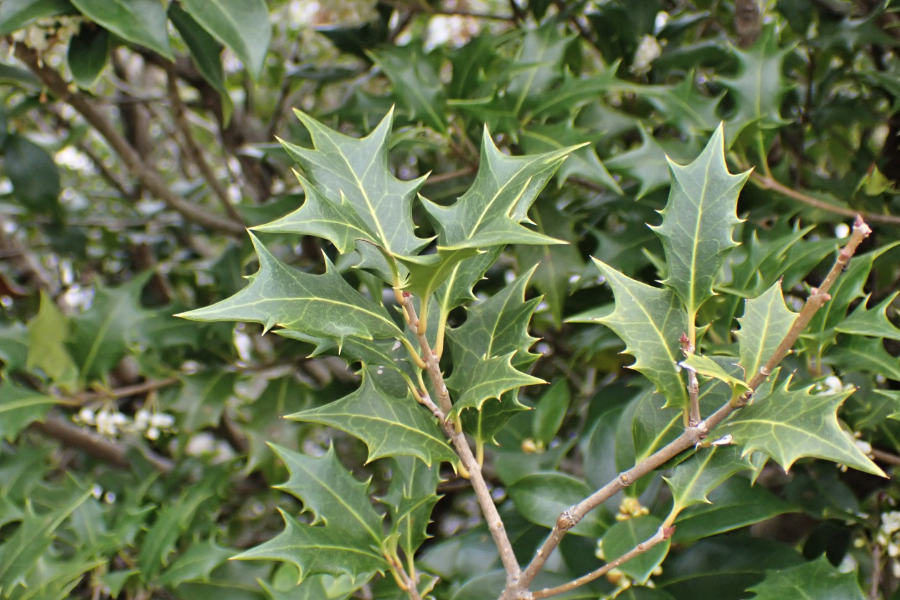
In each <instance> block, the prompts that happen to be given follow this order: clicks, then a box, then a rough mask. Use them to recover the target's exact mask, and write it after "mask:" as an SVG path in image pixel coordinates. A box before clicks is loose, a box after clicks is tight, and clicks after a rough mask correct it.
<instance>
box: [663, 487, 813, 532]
mask: <svg viewBox="0 0 900 600" xmlns="http://www.w3.org/2000/svg"><path fill="white" fill-rule="evenodd" d="M708 499H709V504H700V505H695V506H692V507H691V508H688V509H686V510H685V511H683V512H682V513H681V514H680V515H679V517H678V520H677V521H675V535H674V536H673V537H672V541H673V542H675V543H676V544H682V543H687V542H693V541H695V540H699V539H701V538H704V537H709V536H713V535H716V534H719V533H724V532H726V531H731V530H733V529H737V528H739V527H746V526H748V525H753V524H754V523H759V522H760V521H765V520H766V519H771V518H772V517H775V516H778V515H781V514H784V513H788V512H795V511H797V510H799V509H798V508H796V507H795V506H794V505H792V504H790V503H788V502H785V501H784V500H782V499H781V498H779V497H778V496H776V495H775V494H773V493H772V492H770V491H769V490H767V489H766V488H765V487H763V486H761V485H752V484H751V483H750V480H749V479H747V478H746V477H732V478H730V479H728V480H726V481H725V482H724V483H722V485H720V486H719V487H717V488H716V489H715V490H713V491H712V492H711V493H710V494H709V496H708Z"/></svg>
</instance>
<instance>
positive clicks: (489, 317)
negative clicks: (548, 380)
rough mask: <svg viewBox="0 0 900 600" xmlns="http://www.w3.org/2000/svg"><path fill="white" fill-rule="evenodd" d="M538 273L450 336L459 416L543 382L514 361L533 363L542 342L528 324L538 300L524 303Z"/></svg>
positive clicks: (472, 311)
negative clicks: (535, 349)
mask: <svg viewBox="0 0 900 600" xmlns="http://www.w3.org/2000/svg"><path fill="white" fill-rule="evenodd" d="M533 274H534V269H532V270H531V271H529V272H528V273H525V274H524V275H522V276H520V277H519V278H517V279H516V280H515V281H513V282H512V283H511V284H509V285H508V286H506V287H505V288H503V290H501V291H500V292H499V293H497V294H496V295H494V296H493V297H491V298H490V299H488V300H486V301H484V302H481V303H478V304H475V305H474V306H472V307H470V308H469V309H468V311H467V316H466V322H465V323H463V324H462V325H461V326H460V327H457V328H456V329H452V330H450V331H448V332H447V339H448V342H449V345H450V352H451V354H452V356H453V374H452V375H451V376H450V377H449V378H448V379H447V382H446V383H447V387H448V388H449V389H450V390H452V391H453V392H454V393H455V397H456V402H455V404H454V407H453V410H454V413H458V412H459V411H461V410H463V409H465V408H474V409H476V410H480V409H481V406H482V404H484V402H485V401H486V400H488V399H492V398H494V399H498V400H499V399H500V397H501V396H502V395H503V394H504V393H506V392H508V391H510V390H514V389H517V388H519V387H522V386H526V385H533V384H535V383H544V381H543V380H542V379H538V378H537V377H533V376H531V375H527V374H526V373H524V372H522V371H519V370H518V369H516V368H515V367H514V366H513V359H514V358H516V359H517V360H528V359H529V358H530V357H532V356H533V355H531V354H530V353H529V352H528V349H529V348H530V347H531V345H532V344H533V343H534V342H535V341H537V340H536V338H533V337H531V336H530V335H529V334H528V322H529V320H530V319H531V315H532V313H533V312H534V309H535V308H536V307H537V304H538V302H539V301H540V299H539V298H533V299H531V300H528V301H526V300H525V289H526V287H527V285H528V281H529V279H530V278H531V276H532V275H533Z"/></svg>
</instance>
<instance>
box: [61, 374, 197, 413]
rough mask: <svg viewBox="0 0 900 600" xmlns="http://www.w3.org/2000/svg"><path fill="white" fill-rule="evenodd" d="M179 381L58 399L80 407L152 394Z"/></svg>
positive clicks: (147, 383) (146, 383) (158, 382)
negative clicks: (97, 402)
mask: <svg viewBox="0 0 900 600" xmlns="http://www.w3.org/2000/svg"><path fill="white" fill-rule="evenodd" d="M179 381H180V380H179V379H178V378H177V377H168V378H166V379H157V380H155V381H144V382H142V383H136V384H134V385H127V386H124V387H120V388H115V389H112V390H103V391H99V392H84V393H81V394H76V395H75V396H70V397H66V398H60V401H61V403H62V404H66V405H69V406H81V405H83V404H87V403H89V402H94V401H97V400H115V399H117V398H127V397H128V396H137V395H138V394H145V393H147V392H152V391H153V390H158V389H160V388H164V387H169V386H170V385H175V384H176V383H178V382H179Z"/></svg>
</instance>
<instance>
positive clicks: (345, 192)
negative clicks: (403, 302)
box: [282, 111, 428, 281]
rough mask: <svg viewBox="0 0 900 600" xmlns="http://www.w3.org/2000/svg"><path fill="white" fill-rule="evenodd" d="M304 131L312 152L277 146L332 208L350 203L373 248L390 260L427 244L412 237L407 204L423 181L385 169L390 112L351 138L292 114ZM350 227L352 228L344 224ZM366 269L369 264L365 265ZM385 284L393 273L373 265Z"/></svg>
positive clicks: (410, 211)
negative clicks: (401, 177)
mask: <svg viewBox="0 0 900 600" xmlns="http://www.w3.org/2000/svg"><path fill="white" fill-rule="evenodd" d="M295 112H296V114H297V117H298V118H299V119H300V121H301V122H302V123H303V124H304V125H305V126H306V128H307V129H308V130H309V133H310V135H311V136H312V140H313V144H314V146H315V147H314V148H303V147H301V146H295V145H294V144H290V143H288V142H284V141H282V146H284V149H285V150H287V153H288V154H289V155H290V156H291V158H293V159H294V160H296V161H297V162H298V163H299V164H300V166H301V167H302V170H303V174H304V175H305V176H306V178H307V179H308V180H309V181H310V182H312V184H313V185H314V186H315V187H316V188H317V189H318V190H319V191H320V192H321V193H322V194H323V195H324V196H325V197H326V198H328V199H329V200H330V201H331V203H332V205H339V204H343V203H344V202H347V203H349V205H350V207H352V209H353V210H354V211H355V212H356V215H357V216H358V218H359V220H361V221H362V222H363V223H364V224H365V225H366V229H367V230H368V231H370V232H371V233H372V234H373V235H374V237H375V244H376V245H377V246H379V247H380V248H382V249H383V250H384V251H385V252H387V253H388V254H390V255H394V254H400V255H404V256H413V255H415V254H417V253H418V251H419V250H420V249H421V248H422V247H423V246H425V244H427V243H428V240H423V239H420V238H418V237H416V235H415V232H414V229H415V227H414V224H413V220H412V200H413V198H415V196H416V193H417V192H418V191H419V188H421V187H422V184H423V183H424V181H425V178H424V177H420V178H419V179H415V180H413V181H400V180H399V179H397V178H396V177H394V176H393V175H392V174H391V171H390V169H389V168H388V147H389V143H390V133H391V125H392V123H393V111H391V112H389V113H388V114H387V116H385V117H384V119H382V121H381V123H379V124H378V127H376V128H375V130H374V131H373V132H372V133H370V134H369V135H367V136H366V137H364V138H361V139H356V138H352V137H349V136H346V135H343V134H341V133H338V132H337V131H334V130H333V129H330V128H328V127H326V126H325V125H323V124H322V123H320V122H318V121H316V120H315V119H313V118H312V117H310V116H309V115H307V114H305V113H303V112H300V111H295ZM351 225H352V226H355V225H356V223H351V224H347V225H345V226H346V227H350V226H351ZM367 266H369V265H367ZM371 266H372V268H374V269H375V270H377V271H379V273H380V274H381V275H382V276H385V277H386V278H387V280H388V281H391V279H392V276H393V274H392V272H391V270H390V268H389V267H388V266H387V265H385V264H378V263H376V264H374V265H371Z"/></svg>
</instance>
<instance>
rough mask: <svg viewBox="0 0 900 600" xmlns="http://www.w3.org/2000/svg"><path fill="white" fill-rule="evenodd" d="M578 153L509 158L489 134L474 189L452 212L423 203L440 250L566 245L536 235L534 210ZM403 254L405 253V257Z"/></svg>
mask: <svg viewBox="0 0 900 600" xmlns="http://www.w3.org/2000/svg"><path fill="white" fill-rule="evenodd" d="M576 149H577V146H575V147H567V148H562V149H559V150H554V151H551V152H547V153H544V154H532V155H527V156H508V155H506V154H504V153H503V152H501V151H500V150H499V148H497V146H495V145H494V141H493V140H492V139H491V135H490V133H489V132H488V131H487V129H485V131H484V134H483V135H482V141H481V163H480V164H479V166H478V174H477V175H476V176H475V181H474V182H473V183H472V187H470V188H469V190H468V191H467V192H466V193H465V194H463V195H462V196H461V197H460V198H459V199H458V200H457V201H456V202H455V203H453V204H452V205H450V206H441V205H439V204H435V203H433V202H431V201H429V200H425V199H423V205H424V207H425V210H426V211H427V213H428V216H429V217H430V218H431V221H432V222H433V223H434V226H435V229H436V230H437V231H438V233H439V235H438V247H439V248H440V247H443V248H452V249H457V248H478V249H484V248H487V247H491V246H503V245H506V244H551V243H561V242H559V241H558V240H554V239H553V238H550V237H547V236H545V235H543V234H541V233H537V232H535V231H532V230H530V229H528V228H526V227H524V226H523V225H521V223H523V222H528V209H529V208H530V207H531V205H532V204H533V203H534V200H535V199H536V198H537V195H538V194H539V193H540V191H541V190H542V189H544V186H546V185H547V182H548V181H549V180H550V178H551V177H552V176H553V174H554V173H555V172H556V170H557V169H558V168H559V166H560V165H561V164H562V162H563V161H564V160H565V159H566V157H567V156H568V155H569V154H571V153H572V152H573V151H574V150H576ZM401 254H403V253H401Z"/></svg>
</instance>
